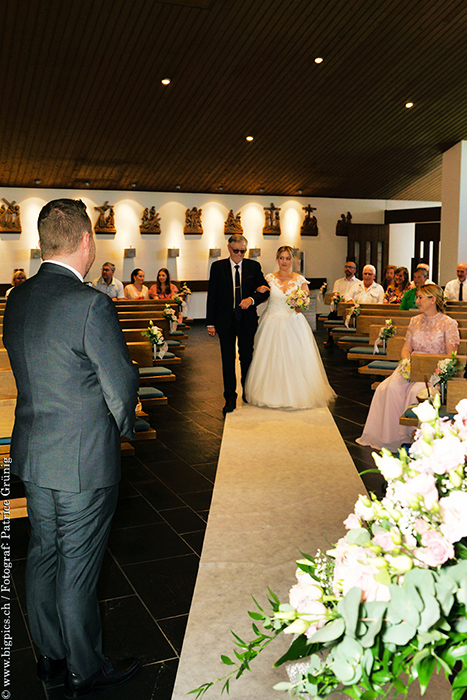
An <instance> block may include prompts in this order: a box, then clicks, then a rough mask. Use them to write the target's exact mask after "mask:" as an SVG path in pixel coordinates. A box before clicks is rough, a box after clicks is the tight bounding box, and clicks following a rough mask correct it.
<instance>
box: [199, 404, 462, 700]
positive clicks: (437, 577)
mask: <svg viewBox="0 0 467 700" xmlns="http://www.w3.org/2000/svg"><path fill="white" fill-rule="evenodd" d="M439 405H440V404H439V397H438V396H437V397H435V400H434V404H433V405H432V404H431V403H429V402H428V401H426V402H424V403H423V404H420V406H418V407H417V408H416V409H414V410H415V412H416V413H417V415H418V418H419V420H420V421H421V425H420V427H419V428H418V430H417V431H416V435H415V442H414V443H413V444H412V446H411V447H410V450H409V454H407V453H406V452H405V450H400V452H399V456H398V457H395V456H393V455H392V454H391V453H390V452H388V451H387V450H383V451H382V453H381V454H380V455H378V454H376V453H373V457H374V459H375V462H376V464H377V467H378V469H379V471H380V472H381V474H382V475H383V476H384V478H385V479H386V481H387V482H388V488H387V492H386V495H385V497H384V498H383V500H382V501H381V502H379V501H378V500H377V499H376V497H374V496H372V497H371V498H369V497H368V496H360V497H359V499H358V501H357V503H356V505H355V510H354V512H353V513H351V514H350V515H349V516H348V518H347V519H346V520H345V523H344V524H345V527H346V529H347V534H346V535H345V536H344V537H342V538H341V539H340V540H339V541H338V542H337V544H336V546H335V547H334V548H333V549H331V550H330V551H328V552H327V555H324V554H322V553H321V552H318V554H317V555H316V556H315V557H312V556H305V557H304V558H302V559H300V560H299V561H298V562H297V563H298V570H297V573H296V578H297V583H295V585H294V586H292V588H291V590H290V594H289V602H288V603H280V601H279V599H278V598H277V596H275V595H274V594H273V593H272V592H271V591H270V599H269V602H270V604H271V607H272V612H265V611H264V610H263V608H261V607H260V606H259V604H258V603H256V601H255V603H256V606H257V610H256V611H254V612H250V613H249V614H250V616H251V617H252V618H253V620H254V624H253V631H254V634H255V638H254V639H253V641H251V642H245V641H244V640H242V639H240V638H239V637H238V636H237V635H235V634H234V637H235V640H236V641H235V644H236V646H237V649H236V650H235V652H234V653H235V657H233V658H230V657H228V656H222V657H221V661H222V662H223V663H224V664H225V665H226V666H227V667H228V668H229V673H227V675H225V676H224V677H223V678H219V679H217V681H214V682H211V683H205V684H204V685H202V686H200V687H199V688H197V689H195V690H194V691H191V692H193V693H197V697H200V696H202V695H203V694H204V693H205V692H206V691H207V690H208V689H209V688H210V687H211V686H212V685H214V683H217V682H219V681H220V682H221V683H222V684H223V686H222V689H223V690H224V689H225V690H227V691H228V690H229V684H230V681H231V680H232V679H233V677H235V678H238V677H239V676H241V675H242V674H243V673H244V671H246V670H250V662H251V661H252V660H253V659H254V658H255V657H256V656H257V655H258V654H259V653H260V652H261V651H262V649H264V647H265V646H266V645H267V644H269V643H270V642H271V641H272V640H273V639H274V638H275V637H277V636H278V635H279V634H281V633H282V634H287V635H291V636H294V639H293V641H292V643H291V645H290V647H289V649H288V651H287V652H286V653H285V654H284V655H283V656H282V657H281V658H280V659H279V660H278V661H277V662H276V664H275V666H279V665H281V664H283V663H285V662H293V663H292V664H291V665H290V664H289V668H288V673H289V678H290V680H289V681H284V682H281V683H278V684H277V685H276V686H274V687H275V689H276V690H284V691H288V693H289V695H290V696H293V697H299V698H311V697H312V698H326V697H327V696H329V695H331V694H332V693H335V692H341V693H345V694H346V695H349V696H350V697H351V698H355V699H360V700H376V699H378V700H379V699H380V698H388V697H389V696H390V695H391V697H396V696H399V695H407V693H408V689H409V686H410V685H411V683H412V682H414V681H415V680H418V682H419V684H420V692H421V693H422V694H423V693H424V692H425V690H426V688H427V686H428V684H429V681H430V679H431V677H432V675H433V672H434V671H435V669H436V671H437V672H438V671H439V670H441V669H442V670H444V672H445V674H446V676H448V677H449V678H450V681H451V698H452V700H460V699H461V698H462V696H463V693H464V692H465V690H466V689H467V617H466V607H467V561H465V559H466V558H467V548H466V546H465V545H464V544H463V542H462V539H463V538H465V537H466V536H467V470H466V454H467V399H463V400H462V401H461V402H460V403H459V404H458V405H457V412H458V413H457V415H456V416H455V418H454V420H453V421H449V420H446V419H444V420H441V419H440V418H439V417H438V409H439ZM260 622H261V623H262V626H263V627H264V629H265V632H262V631H260V629H259V627H258V623H260ZM401 676H403V678H402V679H401Z"/></svg>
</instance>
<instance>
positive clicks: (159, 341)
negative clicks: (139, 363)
mask: <svg viewBox="0 0 467 700" xmlns="http://www.w3.org/2000/svg"><path fill="white" fill-rule="evenodd" d="M141 335H142V336H144V337H145V338H147V339H148V340H149V342H150V343H151V344H152V346H153V348H154V359H157V358H161V359H162V358H163V357H164V355H165V353H166V352H167V350H168V345H167V343H166V342H165V338H164V336H163V333H162V329H161V328H159V327H158V326H155V325H154V324H153V322H152V321H149V326H148V327H147V328H146V330H145V331H141Z"/></svg>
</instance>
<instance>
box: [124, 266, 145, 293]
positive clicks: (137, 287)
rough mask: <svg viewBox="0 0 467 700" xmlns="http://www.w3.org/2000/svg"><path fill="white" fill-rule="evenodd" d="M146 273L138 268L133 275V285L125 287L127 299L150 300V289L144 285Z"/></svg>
mask: <svg viewBox="0 0 467 700" xmlns="http://www.w3.org/2000/svg"><path fill="white" fill-rule="evenodd" d="M143 282H144V272H143V271H142V269H141V268H140V267H137V268H135V269H134V270H133V272H132V273H131V284H127V286H126V287H125V299H134V300H136V301H141V300H142V299H149V289H148V288H147V287H146V286H145V285H144V284H143Z"/></svg>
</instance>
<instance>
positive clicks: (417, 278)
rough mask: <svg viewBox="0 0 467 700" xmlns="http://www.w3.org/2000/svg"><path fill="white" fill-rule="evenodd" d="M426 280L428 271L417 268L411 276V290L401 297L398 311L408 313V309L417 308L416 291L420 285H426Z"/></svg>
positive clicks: (423, 268)
mask: <svg viewBox="0 0 467 700" xmlns="http://www.w3.org/2000/svg"><path fill="white" fill-rule="evenodd" d="M427 280H428V270H427V269H426V267H425V266H424V267H417V269H416V270H415V274H414V276H413V285H414V286H413V287H412V289H409V291H408V292H406V293H405V294H404V296H403V297H402V301H401V305H400V306H399V308H400V309H404V310H405V311H408V309H416V308H417V302H416V301H415V297H416V294H417V289H419V288H420V287H421V286H422V284H428V282H427Z"/></svg>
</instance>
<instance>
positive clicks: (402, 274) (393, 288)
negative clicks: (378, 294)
mask: <svg viewBox="0 0 467 700" xmlns="http://www.w3.org/2000/svg"><path fill="white" fill-rule="evenodd" d="M409 289H412V283H411V282H409V271H408V270H407V268H406V267H398V268H397V270H396V274H395V276H394V282H393V283H392V284H390V285H389V287H388V288H387V289H386V293H385V295H384V299H383V304H400V303H401V301H402V297H403V296H404V294H405V293H406V292H407V290H409Z"/></svg>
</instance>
